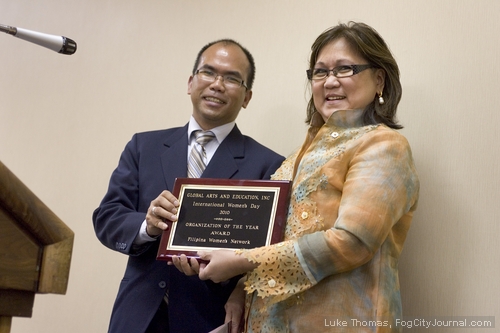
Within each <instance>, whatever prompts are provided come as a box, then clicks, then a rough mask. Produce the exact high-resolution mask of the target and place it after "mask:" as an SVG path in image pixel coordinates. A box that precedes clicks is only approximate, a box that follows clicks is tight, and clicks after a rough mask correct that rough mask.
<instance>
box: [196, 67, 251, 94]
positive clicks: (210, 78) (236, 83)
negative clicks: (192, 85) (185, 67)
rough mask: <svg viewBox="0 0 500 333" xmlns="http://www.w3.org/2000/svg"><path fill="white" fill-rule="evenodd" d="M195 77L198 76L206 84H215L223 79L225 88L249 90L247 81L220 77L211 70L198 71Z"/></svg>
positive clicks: (226, 76)
mask: <svg viewBox="0 0 500 333" xmlns="http://www.w3.org/2000/svg"><path fill="white" fill-rule="evenodd" d="M194 74H195V75H198V77H199V78H200V79H201V80H203V81H206V82H209V83H213V82H215V80H217V78H219V77H220V78H221V79H222V82H224V86H225V87H226V88H235V89H236V88H239V87H245V89H247V90H248V87H247V86H246V85H245V81H244V80H242V79H240V78H238V77H236V76H232V75H220V74H217V73H215V72H213V71H211V70H209V69H203V68H202V69H198V70H196V72H194Z"/></svg>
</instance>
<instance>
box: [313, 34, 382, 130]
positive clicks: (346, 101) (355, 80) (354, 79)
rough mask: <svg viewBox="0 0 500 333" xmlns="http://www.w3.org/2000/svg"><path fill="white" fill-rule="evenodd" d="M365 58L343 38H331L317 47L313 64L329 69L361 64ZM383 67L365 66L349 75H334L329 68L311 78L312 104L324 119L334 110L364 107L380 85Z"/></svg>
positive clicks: (379, 90)
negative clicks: (319, 78)
mask: <svg viewBox="0 0 500 333" xmlns="http://www.w3.org/2000/svg"><path fill="white" fill-rule="evenodd" d="M367 63H368V62H367V61H366V60H365V59H363V58H362V57H360V56H359V55H357V54H356V53H354V52H353V51H351V48H350V46H349V44H347V42H346V41H345V39H344V38H340V39H337V40H334V41H332V42H330V43H328V44H327V45H325V46H324V47H323V49H321V51H320V52H319V54H318V59H317V60H316V64H315V66H314V68H315V69H317V68H321V69H326V70H331V69H333V68H335V67H337V66H345V65H364V64H367ZM384 78H385V76H384V71H383V70H381V69H372V68H369V69H366V70H364V71H362V72H360V73H358V74H355V75H353V76H349V77H344V78H336V77H335V76H334V75H333V74H332V73H331V72H330V75H328V76H327V77H326V78H325V79H322V80H312V81H311V86H312V95H313V100H314V106H315V107H316V109H317V110H318V112H319V113H320V114H321V116H322V117H323V120H325V122H326V121H327V119H328V118H330V116H331V115H332V114H333V113H334V112H335V111H338V110H349V109H364V108H365V107H366V106H367V105H368V104H370V103H372V102H373V99H374V98H375V96H376V94H377V92H382V91H383V88H384Z"/></svg>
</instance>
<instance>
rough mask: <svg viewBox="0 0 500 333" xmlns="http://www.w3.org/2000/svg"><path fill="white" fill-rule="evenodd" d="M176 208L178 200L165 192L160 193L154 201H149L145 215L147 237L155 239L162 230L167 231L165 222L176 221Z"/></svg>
mask: <svg viewBox="0 0 500 333" xmlns="http://www.w3.org/2000/svg"><path fill="white" fill-rule="evenodd" d="M178 207H179V200H177V198H176V197H175V196H174V195H173V194H172V193H170V192H169V191H167V190H165V191H163V192H161V193H160V195H159V196H158V197H157V198H156V199H154V200H153V201H151V204H150V205H149V209H148V212H147V214H146V223H147V225H146V232H147V233H148V235H149V236H151V237H155V236H158V235H160V234H161V233H162V232H163V230H167V228H168V225H167V223H165V221H166V220H169V221H172V222H175V221H177V215H176V214H177V209H178Z"/></svg>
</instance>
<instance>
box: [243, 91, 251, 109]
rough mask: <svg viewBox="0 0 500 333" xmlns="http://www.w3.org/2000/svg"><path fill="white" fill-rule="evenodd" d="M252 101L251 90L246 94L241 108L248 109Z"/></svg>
mask: <svg viewBox="0 0 500 333" xmlns="http://www.w3.org/2000/svg"><path fill="white" fill-rule="evenodd" d="M251 99H252V91H251V90H247V91H246V92H245V99H244V100H243V104H242V105H241V107H242V108H244V109H246V108H247V105H248V103H250V100H251Z"/></svg>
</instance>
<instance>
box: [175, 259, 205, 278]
mask: <svg viewBox="0 0 500 333" xmlns="http://www.w3.org/2000/svg"><path fill="white" fill-rule="evenodd" d="M168 265H174V266H175V267H176V268H177V269H178V270H179V271H180V272H181V273H184V274H186V275H188V276H191V275H197V274H198V273H199V272H200V263H198V260H196V258H190V259H188V257H186V255H185V254H181V255H180V256H176V255H174V256H172V261H171V262H170V261H169V262H168ZM201 265H205V264H203V263H202V264H201Z"/></svg>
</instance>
